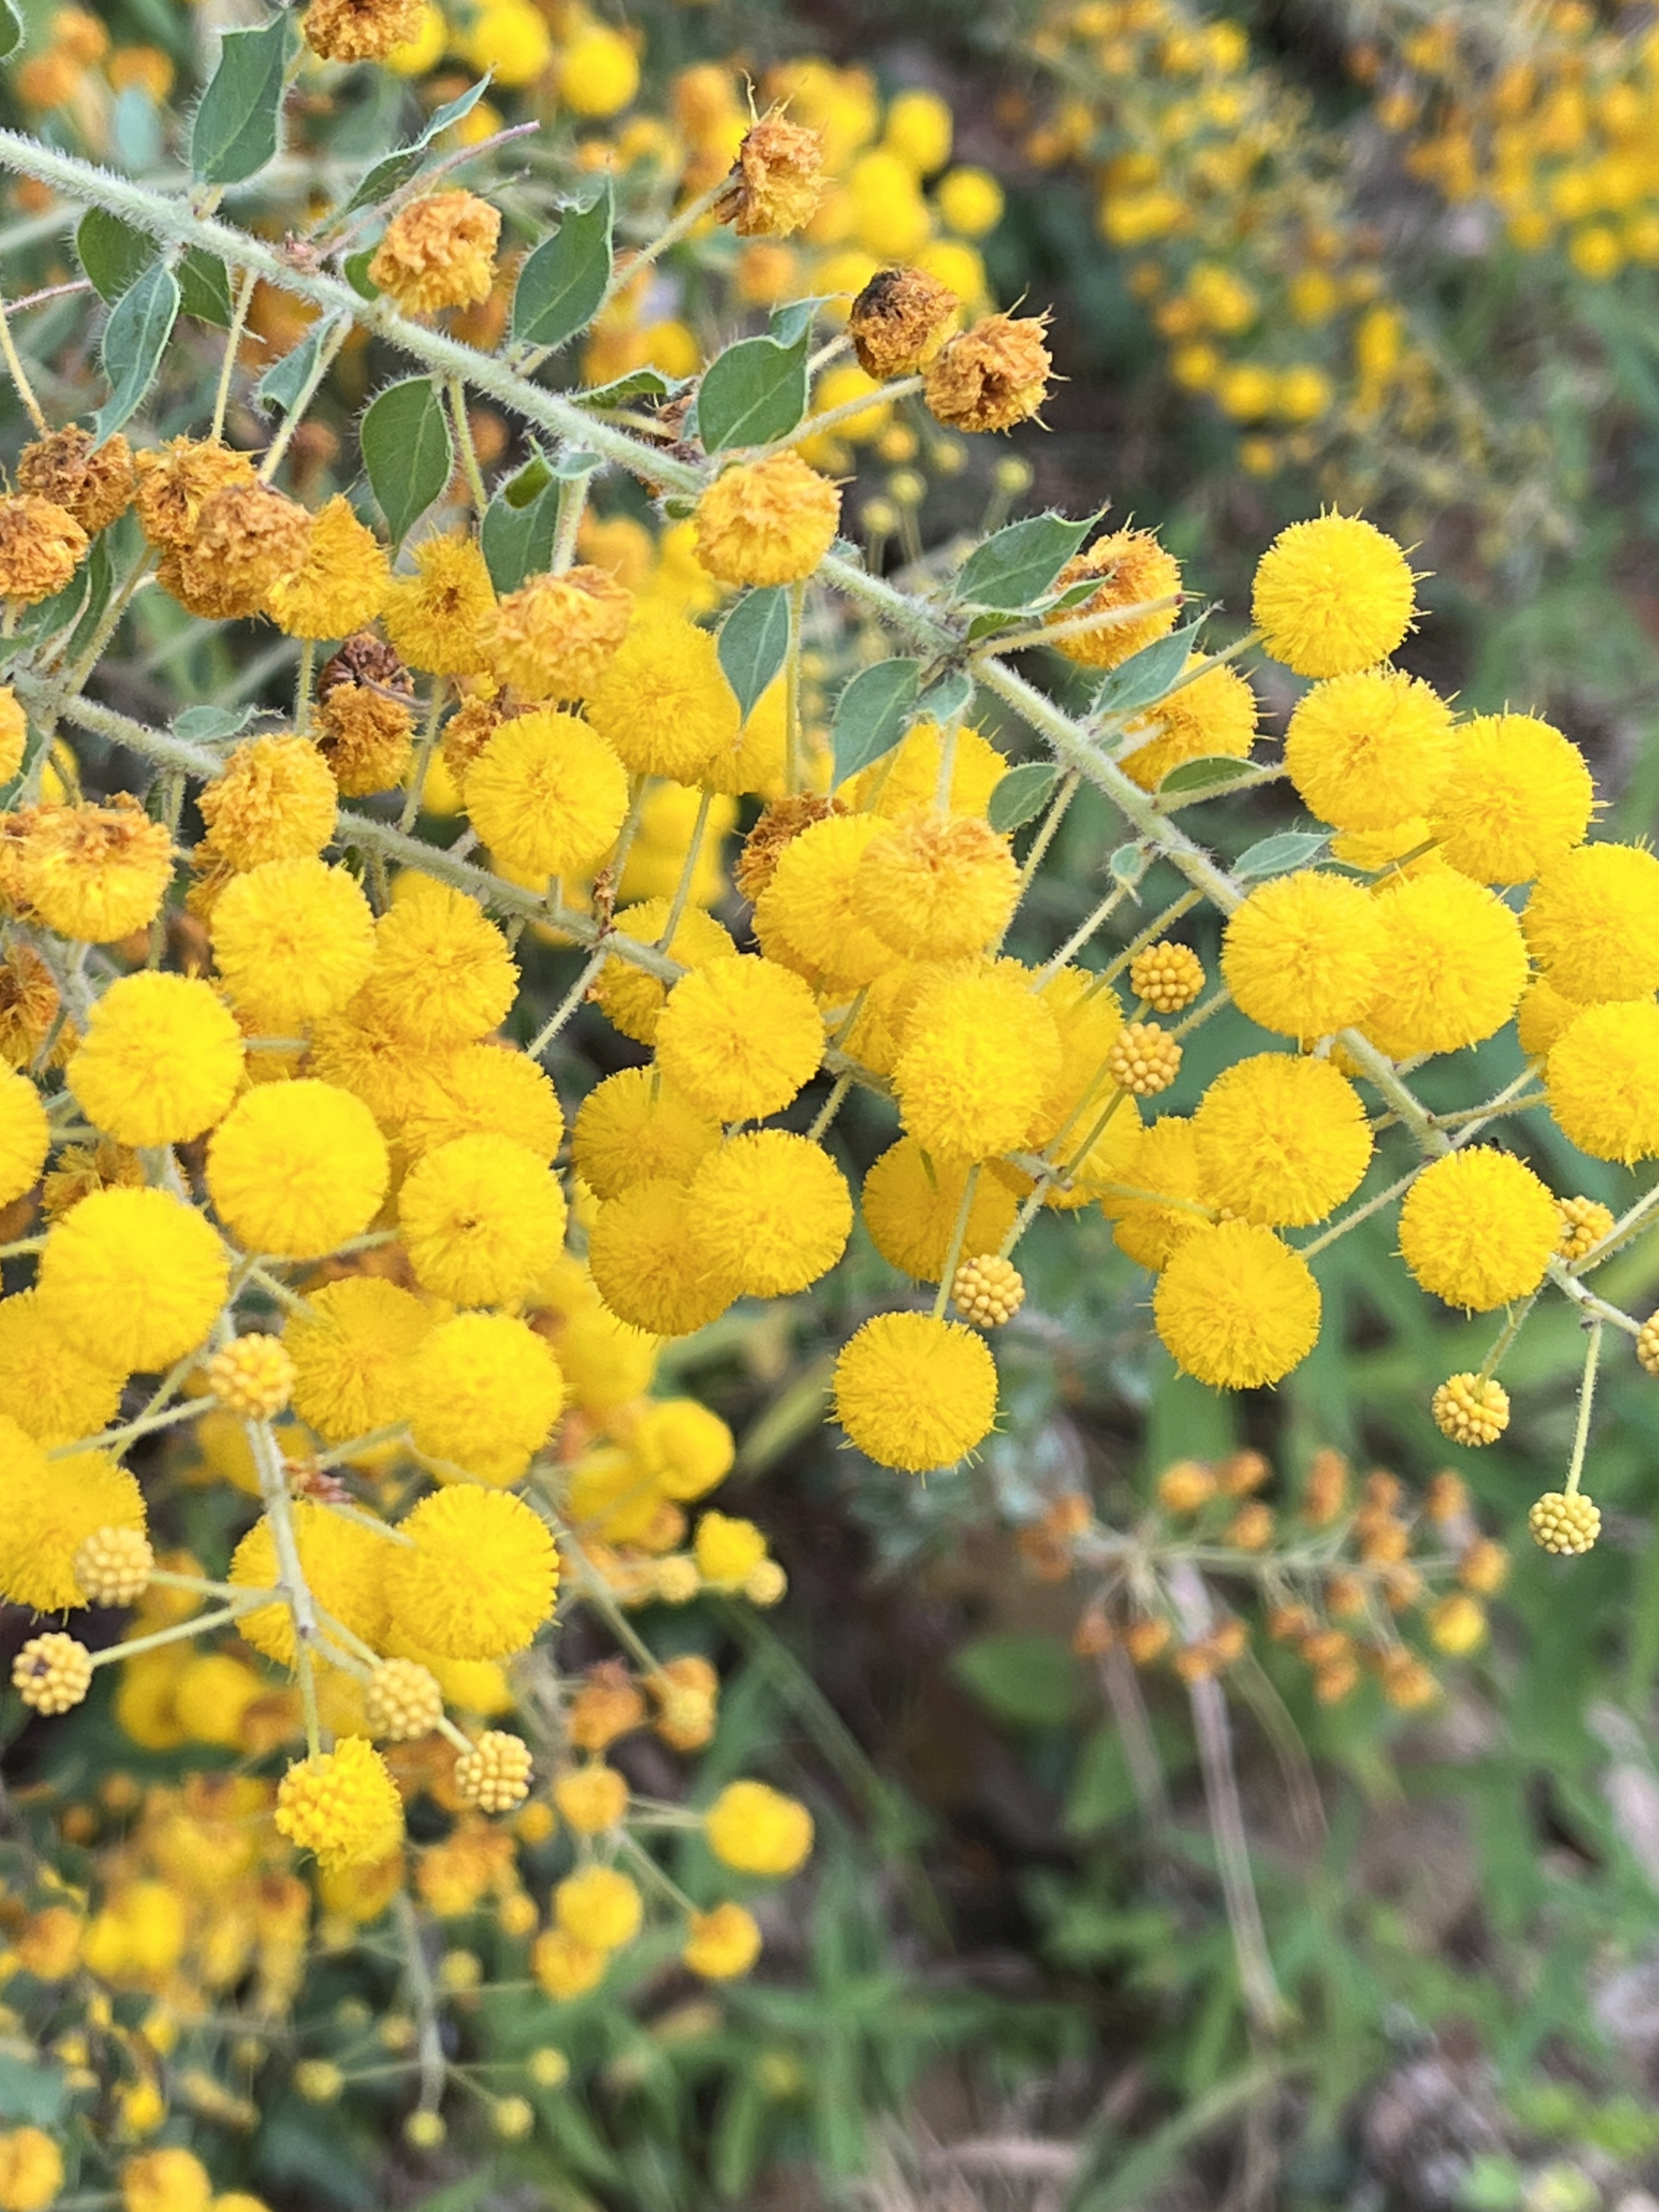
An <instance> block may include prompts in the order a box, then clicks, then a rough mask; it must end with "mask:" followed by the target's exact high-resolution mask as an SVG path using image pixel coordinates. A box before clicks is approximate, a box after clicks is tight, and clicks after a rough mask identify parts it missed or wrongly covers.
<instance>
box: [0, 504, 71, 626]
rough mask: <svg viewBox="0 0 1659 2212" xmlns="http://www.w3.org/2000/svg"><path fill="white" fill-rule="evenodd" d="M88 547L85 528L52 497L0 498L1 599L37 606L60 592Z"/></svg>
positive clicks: (22, 604) (27, 605)
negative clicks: (41, 601) (54, 593)
mask: <svg viewBox="0 0 1659 2212" xmlns="http://www.w3.org/2000/svg"><path fill="white" fill-rule="evenodd" d="M86 550H87V533H86V532H85V531H84V530H82V527H81V526H80V524H79V523H78V522H77V521H76V519H75V517H74V516H73V515H72V514H71V513H70V511H69V509H68V508H67V507H59V506H58V502H57V501H56V500H53V499H39V498H37V497H36V496H35V495H34V494H33V493H32V492H15V493H12V494H9V495H6V496H3V497H0V599H15V600H16V601H17V602H18V604H19V605H21V606H26V607H32V606H34V605H38V604H39V602H40V600H42V599H50V598H51V597H52V593H53V592H61V591H62V590H63V588H64V585H65V584H67V583H68V581H69V580H70V577H71V576H72V575H73V574H75V571H76V566H77V565H78V563H79V562H80V559H81V556H82V554H83V553H84V552H85V551H86Z"/></svg>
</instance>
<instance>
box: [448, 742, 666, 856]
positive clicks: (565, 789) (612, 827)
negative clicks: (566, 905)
mask: <svg viewBox="0 0 1659 2212" xmlns="http://www.w3.org/2000/svg"><path fill="white" fill-rule="evenodd" d="M466 811H467V812H468V814H469V815H470V816H471V818H472V826H473V828H474V829H476V830H477V833H478V835H479V836H480V837H481V838H482V839H483V842H484V843H485V844H486V845H487V846H488V847H489V850H490V852H491V854H493V855H494V857H495V860H497V861H498V862H499V863H500V865H501V866H503V867H505V868H508V869H510V870H512V871H513V873H514V874H515V875H523V876H528V877H534V878H544V877H547V876H577V875H582V874H585V873H586V872H587V871H588V870H589V869H591V868H592V867H593V866H594V865H595V864H596V863H597V862H598V861H599V860H602V859H603V858H604V857H605V854H607V853H608V852H609V851H610V850H611V847H612V846H613V845H614V844H615V843H616V842H617V831H618V830H619V829H621V828H622V825H623V816H624V815H625V814H626V813H627V811H628V775H627V771H626V770H625V769H623V764H622V763H621V762H620V761H619V760H618V759H617V756H616V754H615V753H614V752H613V751H612V750H611V747H610V746H609V745H608V744H606V743H605V739H604V738H602V737H600V736H599V734H598V733H597V732H595V731H593V730H592V729H590V728H589V727H588V726H587V724H586V722H584V721H582V720H580V718H579V717H578V716H576V715H574V714H560V713H558V712H557V711H556V709H554V708H538V709H537V711H536V712H535V713H533V714H515V715H514V716H513V719H512V720H511V721H507V722H503V723H502V724H501V727H500V728H499V729H498V730H497V731H496V732H495V735H494V736H493V737H492V738H490V740H489V744H486V745H485V747H484V749H483V751H482V752H481V753H480V754H479V755H478V757H477V760H475V761H474V762H473V763H472V765H471V768H470V769H468V770H467V774H466Z"/></svg>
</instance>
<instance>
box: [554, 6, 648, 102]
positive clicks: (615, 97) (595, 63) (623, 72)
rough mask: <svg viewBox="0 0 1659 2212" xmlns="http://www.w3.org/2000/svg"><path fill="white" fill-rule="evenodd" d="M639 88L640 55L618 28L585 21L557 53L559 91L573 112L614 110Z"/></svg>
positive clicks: (630, 98) (628, 99)
mask: <svg viewBox="0 0 1659 2212" xmlns="http://www.w3.org/2000/svg"><path fill="white" fill-rule="evenodd" d="M639 88H640V62H639V56H638V55H637V54H636V53H635V50H634V47H633V46H632V44H631V43H630V41H629V40H628V39H627V37H625V36H624V34H623V33H622V32H621V31H617V30H612V28H611V26H610V25H609V24H608V23H586V24H583V25H582V26H581V27H580V28H579V29H577V30H576V31H575V32H574V33H572V35H571V37H570V38H569V39H568V40H567V41H566V43H565V46H564V47H563V50H562V52H561V53H560V56H559V93H560V96H561V97H562V100H563V101H564V104H565V106H567V107H568V108H569V110H570V111H571V112H572V113H573V114H574V115H592V116H606V115H615V114H617V113H618V112H620V111H621V110H622V109H623V108H624V107H626V106H628V104H629V101H630V100H632V99H633V97H634V95H635V93H636V92H637V91H638V90H639Z"/></svg>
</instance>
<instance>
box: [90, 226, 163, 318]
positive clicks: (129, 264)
mask: <svg viewBox="0 0 1659 2212" xmlns="http://www.w3.org/2000/svg"><path fill="white" fill-rule="evenodd" d="M75 256H76V260H77V261H79V263H80V264H81V266H82V269H84V270H85V271H86V273H87V276H88V280H89V281H90V283H91V285H92V289H94V292H96V293H97V295H98V296H99V298H100V300H107V301H111V302H113V301H117V300H118V299H119V298H120V296H121V295H122V293H123V292H125V291H127V290H129V289H131V287H132V285H134V284H135V283H137V280H138V277H139V276H140V274H141V273H142V272H143V270H145V269H147V268H148V267H149V264H150V263H151V262H152V261H154V260H155V240H154V239H152V238H147V237H146V236H145V235H144V234H143V231H142V230H135V229H134V228H132V226H131V223H125V222H122V220H121V218H120V217H119V216H115V215H109V214H107V213H106V211H105V210H103V209H102V208H88V210H87V212H86V213H85V214H84V215H83V216H82V218H81V220H80V222H79V223H78V224H77V226H76V232H75Z"/></svg>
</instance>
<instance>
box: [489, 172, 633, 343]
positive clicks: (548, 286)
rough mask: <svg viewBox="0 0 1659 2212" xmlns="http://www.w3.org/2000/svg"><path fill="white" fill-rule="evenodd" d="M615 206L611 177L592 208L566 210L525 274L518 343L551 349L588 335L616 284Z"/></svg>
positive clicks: (519, 294)
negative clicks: (613, 247) (613, 254)
mask: <svg viewBox="0 0 1659 2212" xmlns="http://www.w3.org/2000/svg"><path fill="white" fill-rule="evenodd" d="M614 219H615V203H614V201H613V199H612V197H611V179H610V178H609V177H606V178H605V179H604V181H603V183H602V184H601V185H600V188H599V196H598V197H597V198H596V199H595V200H594V201H593V203H592V205H591V206H589V207H585V208H584V207H573V208H568V209H567V210H565V213H564V216H563V217H562V220H561V222H560V224H559V227H558V228H557V229H556V231H555V232H554V234H553V235H552V237H551V238H547V239H544V240H543V241H542V243H541V244H540V245H539V246H538V247H537V248H536V250H535V252H533V253H532V255H531V256H530V258H529V259H528V260H527V261H526V263H525V264H524V267H523V268H522V269H521V270H520V272H519V282H518V286H517V289H515V290H514V292H513V343H514V344H515V345H532V346H544V347H546V348H547V349H550V350H551V349H555V348H556V347H558V346H562V345H563V344H565V343H567V342H568V340H569V339H571V338H574V337H575V335H576V333H577V331H582V330H586V327H587V325H588V324H589V323H591V322H592V319H593V318H594V316H595V315H596V314H597V313H599V302H600V301H601V300H603V299H604V297H605V286H606V285H607V284H608V283H610V282H611V225H612V222H613V221H614Z"/></svg>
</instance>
